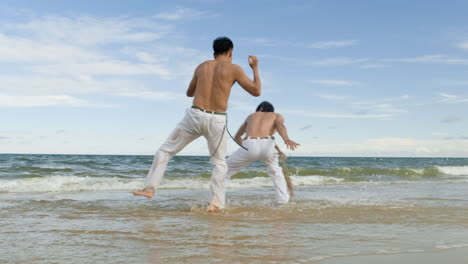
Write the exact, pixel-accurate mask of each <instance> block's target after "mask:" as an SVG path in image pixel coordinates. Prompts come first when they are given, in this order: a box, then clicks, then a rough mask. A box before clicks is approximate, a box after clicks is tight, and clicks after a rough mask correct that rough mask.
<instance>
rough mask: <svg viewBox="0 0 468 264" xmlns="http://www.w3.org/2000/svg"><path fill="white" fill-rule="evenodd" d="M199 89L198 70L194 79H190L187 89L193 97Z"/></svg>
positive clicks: (189, 95) (188, 94)
mask: <svg viewBox="0 0 468 264" xmlns="http://www.w3.org/2000/svg"><path fill="white" fill-rule="evenodd" d="M196 89H197V70H195V72H194V73H193V78H192V81H190V84H189V87H188V89H187V96H188V97H193V96H194V95H195V90H196Z"/></svg>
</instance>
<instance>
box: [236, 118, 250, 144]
mask: <svg viewBox="0 0 468 264" xmlns="http://www.w3.org/2000/svg"><path fill="white" fill-rule="evenodd" d="M247 120H248V118H247V119H246V120H245V122H244V123H243V124H242V126H241V127H240V128H239V130H237V133H236V135H235V136H234V140H235V141H236V142H237V143H239V144H241V145H242V135H244V134H245V131H246V130H247Z"/></svg>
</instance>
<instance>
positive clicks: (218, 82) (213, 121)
mask: <svg viewBox="0 0 468 264" xmlns="http://www.w3.org/2000/svg"><path fill="white" fill-rule="evenodd" d="M233 48H234V45H233V43H232V41H231V40H230V39H229V38H227V37H219V38H217V39H215V40H214V41H213V51H214V54H213V55H214V60H208V61H205V62H203V63H202V64H200V65H199V66H198V67H197V68H196V69H195V73H194V75H193V78H192V81H191V82H190V84H189V87H188V90H187V96H188V97H194V98H193V105H192V107H191V108H189V109H187V110H186V114H185V117H184V118H183V119H182V121H181V122H180V123H179V124H178V125H177V127H176V128H175V129H174V131H172V133H171V134H170V136H169V137H168V138H167V140H166V141H165V142H164V143H163V144H162V146H161V147H160V148H159V150H158V151H157V152H156V154H155V156H154V160H153V164H152V165H151V168H150V170H149V172H148V175H147V176H146V183H145V187H144V189H143V190H138V191H134V192H133V194H134V195H141V196H145V197H147V198H151V197H153V195H154V193H155V191H156V190H157V188H158V186H159V184H160V182H161V179H162V177H163V175H164V172H165V170H166V167H167V163H168V162H169V160H170V159H171V158H172V157H173V156H174V155H175V154H177V153H178V152H179V151H181V150H182V149H183V148H184V147H185V146H187V144H189V143H190V142H192V141H193V140H194V139H196V138H198V137H200V136H203V137H205V138H206V141H207V143H208V150H209V153H210V159H211V163H212V164H213V171H212V174H211V180H210V193H211V202H210V204H209V206H208V208H207V210H208V211H218V210H220V209H223V208H224V204H225V189H224V178H225V175H226V173H227V164H226V147H227V137H226V136H225V133H226V118H227V116H226V110H227V104H228V99H229V95H230V94H231V88H232V86H233V85H234V83H235V82H237V83H239V85H240V86H241V87H242V88H244V90H246V91H247V92H248V93H250V94H251V95H253V96H259V95H260V91H261V83H260V75H259V73H258V59H257V57H255V56H249V58H248V61H249V65H250V67H251V68H252V69H253V74H254V79H253V81H252V80H251V79H250V78H249V77H247V75H246V74H245V72H244V71H243V70H242V68H241V67H239V66H238V65H235V64H233V63H232V51H233Z"/></svg>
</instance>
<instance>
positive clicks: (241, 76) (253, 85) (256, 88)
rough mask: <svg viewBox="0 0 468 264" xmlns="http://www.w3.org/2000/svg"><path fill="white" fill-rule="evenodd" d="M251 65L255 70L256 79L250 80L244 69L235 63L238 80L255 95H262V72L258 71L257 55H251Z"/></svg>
mask: <svg viewBox="0 0 468 264" xmlns="http://www.w3.org/2000/svg"><path fill="white" fill-rule="evenodd" d="M249 65H250V67H251V68H252V70H253V74H254V79H253V81H252V80H250V78H249V77H247V75H246V74H245V72H244V70H242V68H241V67H239V66H237V65H235V67H236V81H237V82H238V83H239V85H240V86H241V87H242V88H244V90H246V91H247V92H248V93H249V94H251V95H253V96H260V93H261V87H262V84H261V81H260V74H259V73H258V59H257V57H255V56H249Z"/></svg>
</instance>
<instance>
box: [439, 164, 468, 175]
mask: <svg viewBox="0 0 468 264" xmlns="http://www.w3.org/2000/svg"><path fill="white" fill-rule="evenodd" d="M436 168H437V169H438V170H439V171H440V172H442V173H444V174H447V175H454V176H468V166H436Z"/></svg>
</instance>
